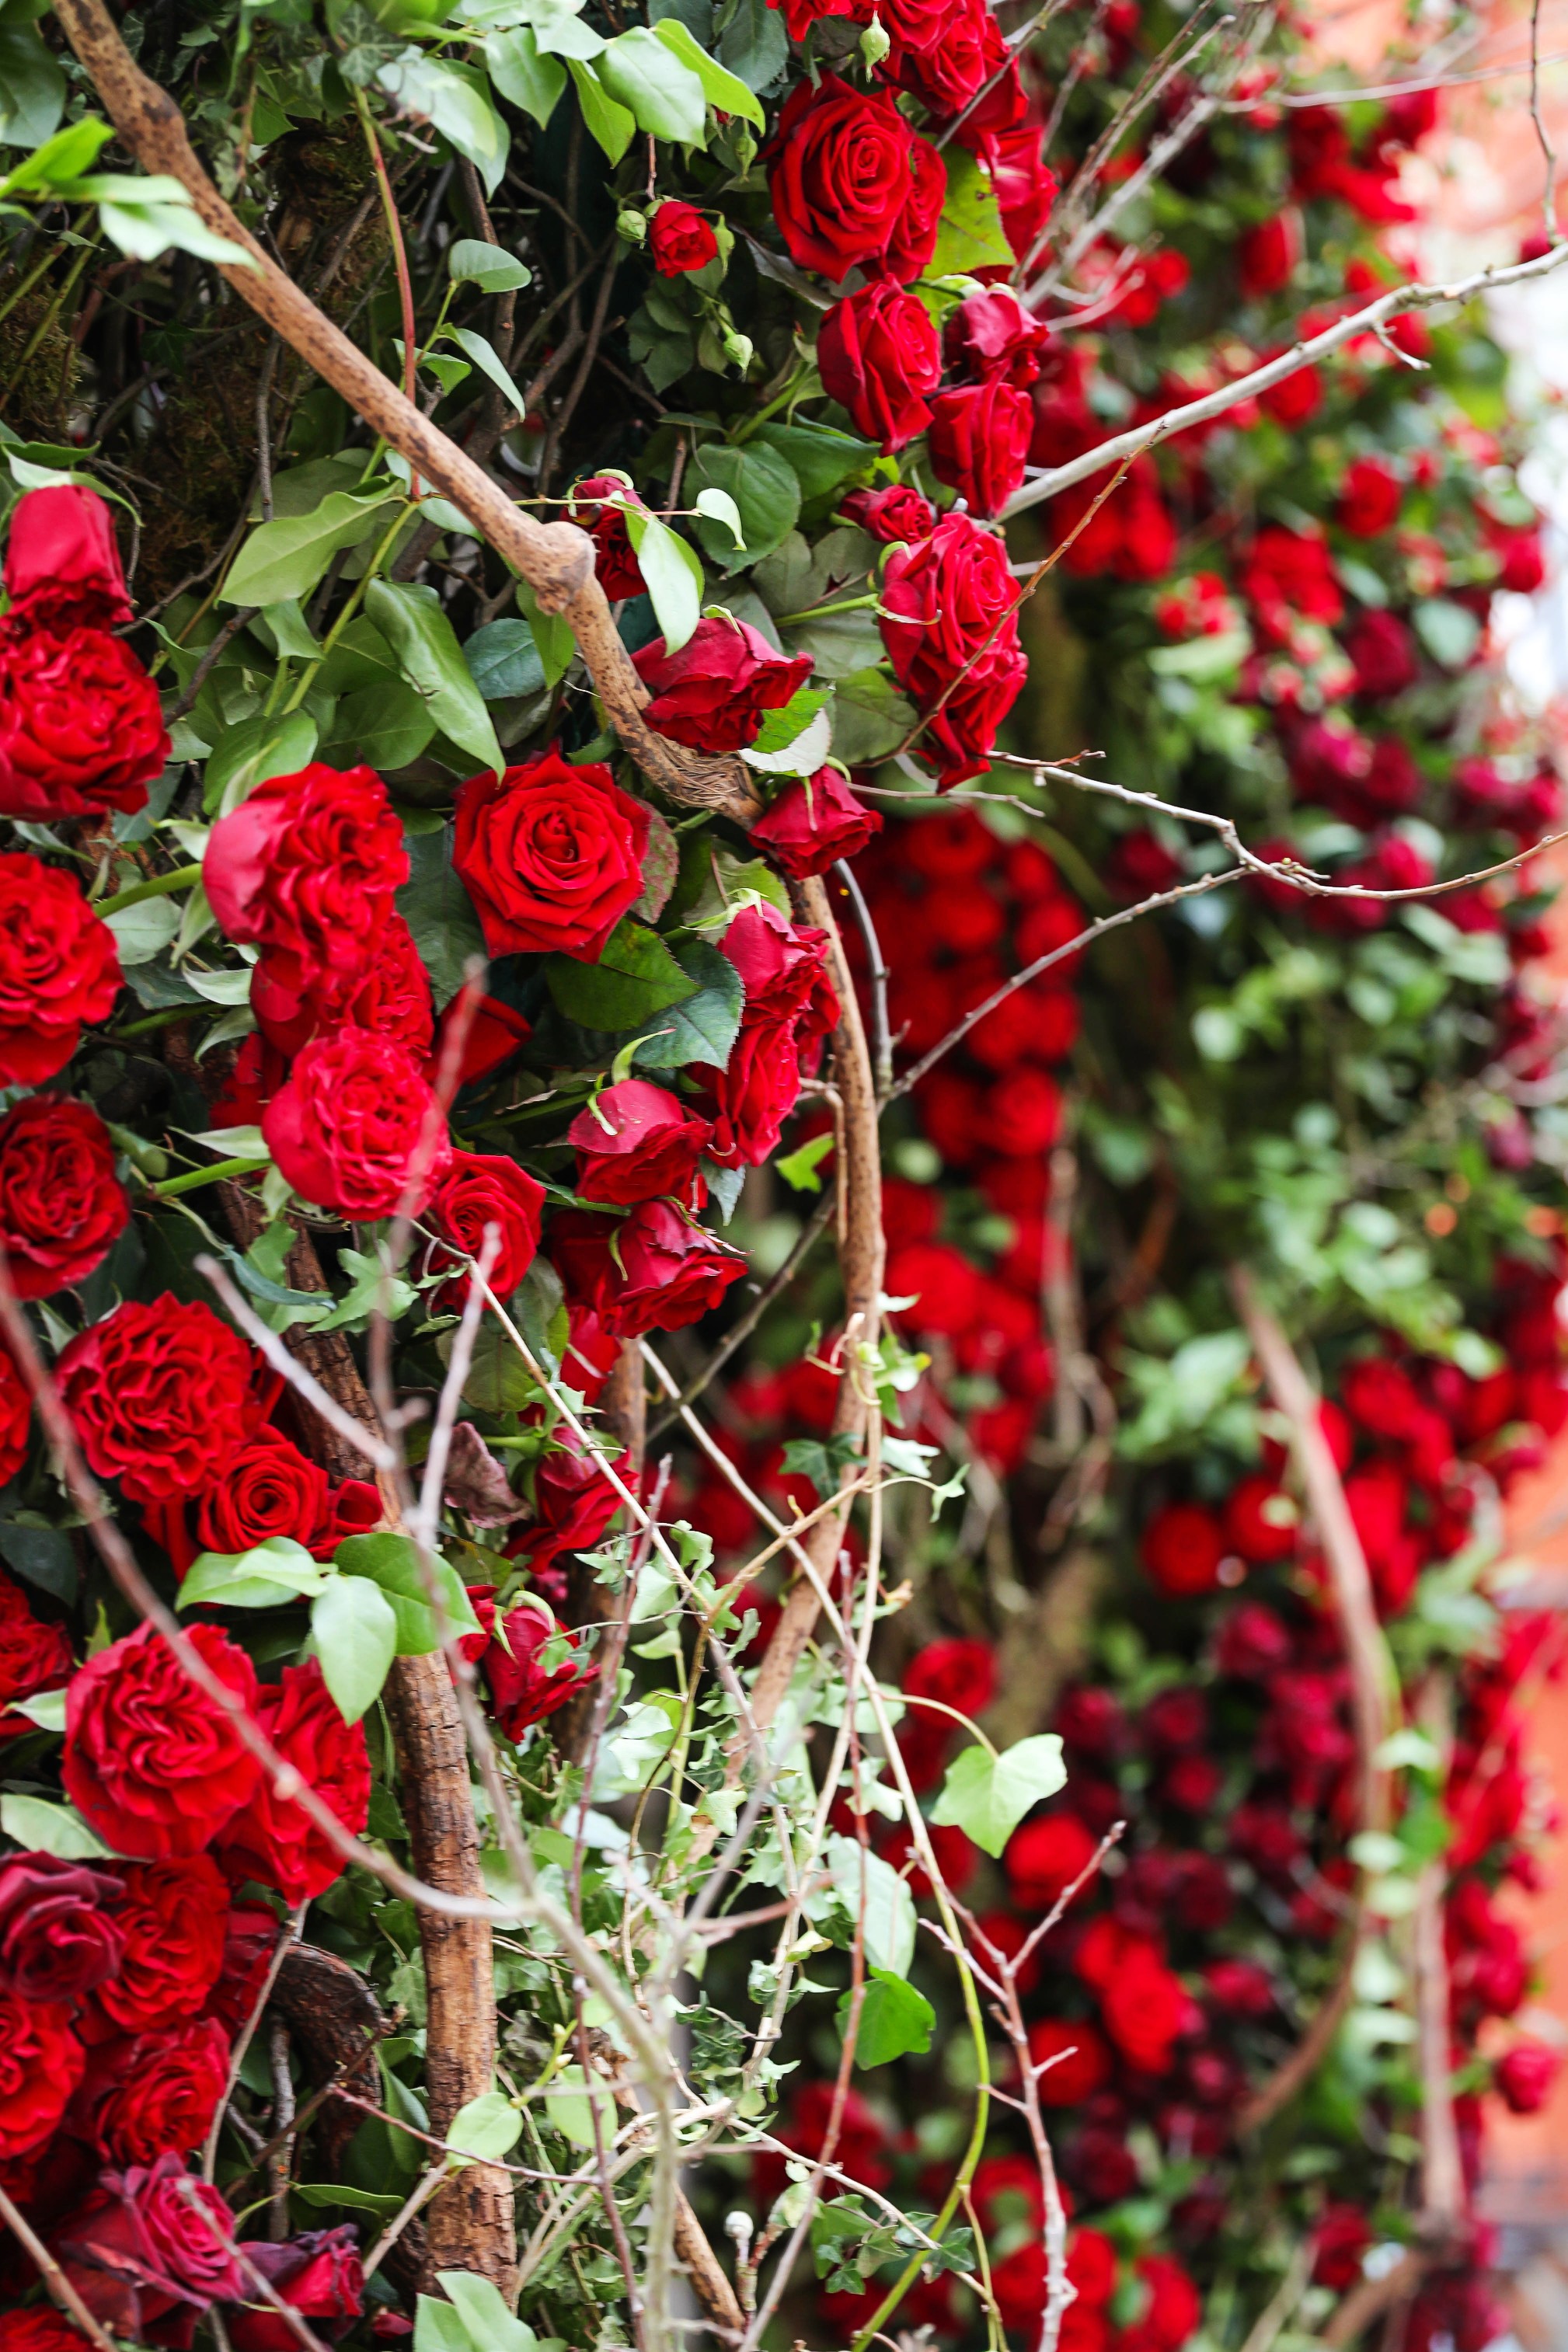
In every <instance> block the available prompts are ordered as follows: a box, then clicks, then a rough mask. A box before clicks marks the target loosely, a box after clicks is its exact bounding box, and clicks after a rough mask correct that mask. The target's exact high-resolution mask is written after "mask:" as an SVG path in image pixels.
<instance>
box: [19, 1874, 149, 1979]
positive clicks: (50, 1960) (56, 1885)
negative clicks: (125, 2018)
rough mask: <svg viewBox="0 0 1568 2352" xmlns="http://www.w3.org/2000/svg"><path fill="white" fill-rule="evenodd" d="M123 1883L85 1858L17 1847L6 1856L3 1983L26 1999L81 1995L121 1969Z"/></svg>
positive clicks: (122, 1956)
mask: <svg viewBox="0 0 1568 2352" xmlns="http://www.w3.org/2000/svg"><path fill="white" fill-rule="evenodd" d="M119 1895H120V1882H119V1881H118V1879H115V1878H111V1877H110V1875H109V1874H108V1872H107V1871H102V1870H91V1869H89V1867H88V1865H87V1864H86V1863H83V1862H58V1861H57V1860H56V1859H55V1857H54V1855H53V1854H52V1853H17V1854H13V1855H12V1856H11V1857H10V1859H9V1860H8V1861H6V1862H5V1863H0V1982H4V1983H5V1984H8V1985H9V1986H10V1987H11V1989H12V1990H13V1991H14V1992H16V1994H17V1995H18V1997H19V1998H20V1999H21V2000H46V2001H47V2000H55V2001H74V2000H79V1999H80V1998H81V1996H82V1994H83V1993H89V1992H91V1991H92V1990H94V1989H95V1987H97V1986H99V1985H100V1984H102V1983H103V1981H104V1980H105V1979H106V1978H108V1977H111V1976H113V1975H114V1974H115V1972H116V1970H117V1969H119V1967H120V1964H121V1960H122V1959H123V1958H124V1957H125V1936H124V1931H123V1930H122V1928H121V1926H120V1923H119V1921H118V1920H117V1919H116V1918H114V1917H113V1916H112V1914H113V1909H114V1906H115V1904H116V1902H117V1901H118V1899H119Z"/></svg>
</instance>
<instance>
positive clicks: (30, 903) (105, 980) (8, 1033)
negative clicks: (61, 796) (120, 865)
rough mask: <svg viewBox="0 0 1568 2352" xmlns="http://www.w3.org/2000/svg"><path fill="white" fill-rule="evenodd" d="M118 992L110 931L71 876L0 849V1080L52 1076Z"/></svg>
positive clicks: (33, 1082) (32, 1083)
mask: <svg viewBox="0 0 1568 2352" xmlns="http://www.w3.org/2000/svg"><path fill="white" fill-rule="evenodd" d="M119 993H120V956H119V952H118V950H117V949H116V947H115V944H114V933H113V932H112V931H111V930H110V928H109V925H108V924H107V923H106V922H103V921H101V920H100V918H99V917H98V916H97V915H95V914H94V913H93V911H92V909H91V908H90V907H89V905H88V903H87V900H86V898H85V897H84V896H83V894H82V888H81V885H80V883H79V882H78V880H77V879H76V877H75V876H74V875H71V874H65V873H62V872H61V871H60V870H59V869H58V867H57V866H46V865H44V863H43V862H42V860H41V859H39V858H37V857H28V856H24V855H22V854H20V853H12V852H10V851H0V1086H7V1087H36V1086H38V1085H40V1084H41V1083H42V1082H43V1080H44V1079H45V1078H52V1077H53V1076H54V1075H55V1072H56V1071H57V1070H60V1069H63V1068H64V1067H65V1066H66V1064H67V1063H68V1061H69V1060H70V1057H71V1055H73V1054H74V1053H75V1052H76V1049H77V1046H78V1045H79V1044H80V1042H81V1032H82V1024H83V1023H84V1022H87V1021H103V1020H107V1018H108V1016H109V1014H110V1012H111V1011H112V1010H113V1007H114V1000H115V998H116V997H117V996H118V995H119Z"/></svg>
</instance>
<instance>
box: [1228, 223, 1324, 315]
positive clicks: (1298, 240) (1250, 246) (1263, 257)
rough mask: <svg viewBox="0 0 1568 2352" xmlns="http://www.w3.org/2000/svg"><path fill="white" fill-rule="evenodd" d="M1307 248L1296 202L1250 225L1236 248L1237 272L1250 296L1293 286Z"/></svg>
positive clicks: (1256, 298)
mask: <svg viewBox="0 0 1568 2352" xmlns="http://www.w3.org/2000/svg"><path fill="white" fill-rule="evenodd" d="M1306 250H1307V240H1306V236H1305V234H1304V233H1303V230H1302V227H1301V215H1300V213H1299V212H1298V211H1297V210H1296V207H1295V205H1285V206H1283V207H1282V209H1281V210H1280V211H1279V212H1277V213H1274V214H1271V215H1270V216H1269V218H1268V220H1265V221H1259V222H1258V226H1257V227H1256V228H1249V229H1248V230H1247V234H1246V235H1245V236H1243V237H1242V239H1241V241H1240V243H1239V244H1238V245H1237V248H1236V268H1237V277H1238V278H1240V280H1241V290H1242V292H1243V294H1244V295H1245V296H1246V297H1247V300H1248V301H1249V302H1257V301H1260V300H1261V299H1263V297H1264V296H1265V295H1266V294H1278V293H1279V291H1280V289H1282V288H1283V287H1286V286H1289V283H1290V280H1291V278H1294V276H1295V275H1296V272H1297V270H1298V269H1299V268H1300V266H1301V261H1302V257H1303V256H1304V255H1305V253H1306Z"/></svg>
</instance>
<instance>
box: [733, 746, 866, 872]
mask: <svg viewBox="0 0 1568 2352" xmlns="http://www.w3.org/2000/svg"><path fill="white" fill-rule="evenodd" d="M881 830H882V819H881V815H880V814H879V811H877V810H876V809H868V807H867V806H866V803H865V802H864V801H860V800H857V799H856V797H855V795H854V793H852V792H851V791H850V789H849V786H848V784H847V782H846V781H845V778H844V776H843V775H842V774H841V772H839V770H838V769H837V768H818V770H817V771H816V774H815V775H814V776H796V777H792V779H791V780H790V782H788V783H786V784H785V785H784V788H783V790H782V791H781V792H780V793H778V795H777V797H776V798H775V799H774V801H773V805H772V807H771V808H770V809H769V810H768V813H767V814H766V816H764V817H763V819H762V821H761V823H760V824H754V825H753V826H752V840H753V841H756V842H760V843H761V844H762V845H763V848H764V849H765V850H766V851H767V853H768V855H769V856H770V857H771V858H772V859H773V864H774V865H775V866H782V867H783V868H784V872H785V873H786V874H788V875H790V876H791V877H793V878H794V879H795V881H797V882H802V881H805V878H806V877H807V876H808V875H812V874H826V871H827V869H828V867H829V866H834V865H837V862H838V860H839V858H841V857H856V856H858V855H859V853H860V851H861V850H862V849H864V848H865V846H866V844H867V843H868V841H869V840H870V838H871V836H872V835H873V834H877V833H880V832H881Z"/></svg>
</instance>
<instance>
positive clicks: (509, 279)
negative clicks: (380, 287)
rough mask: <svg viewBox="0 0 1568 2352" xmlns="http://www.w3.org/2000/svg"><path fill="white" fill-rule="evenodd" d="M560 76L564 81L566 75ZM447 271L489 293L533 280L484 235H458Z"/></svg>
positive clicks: (508, 290) (522, 263)
mask: <svg viewBox="0 0 1568 2352" xmlns="http://www.w3.org/2000/svg"><path fill="white" fill-rule="evenodd" d="M557 70H558V71H559V68H557ZM561 79H562V82H563V84H564V82H565V79H566V77H565V75H564V74H563V75H562V77H561ZM501 95H502V97H503V98H507V97H510V95H511V93H510V91H509V90H504V89H503V90H502V92H501ZM513 102H514V103H516V101H515V100H514V101H513ZM447 276H448V277H449V278H452V279H454V280H455V281H456V282H458V283H459V284H462V285H468V286H478V287H480V288H482V289H483V290H484V292H485V293H487V294H514V293H516V292H517V291H518V289H519V288H521V287H523V286H531V285H532V283H533V272H532V270H531V269H530V268H529V267H528V264H527V263H526V262H525V261H520V260H519V259H518V257H517V256H516V254H515V253H508V252H507V251H506V249H505V247H503V246H499V245H489V244H487V243H486V241H485V239H484V238H483V237H482V236H460V237H459V238H458V241H457V243H456V245H454V246H453V247H452V250H451V252H450V253H449V254H448V255H447Z"/></svg>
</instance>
